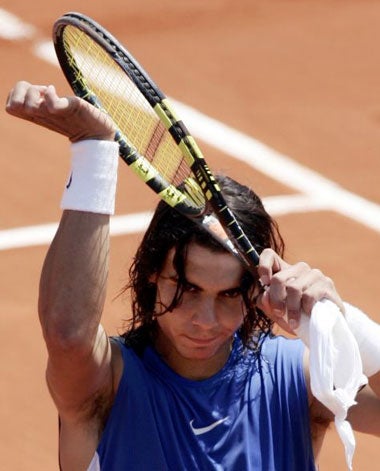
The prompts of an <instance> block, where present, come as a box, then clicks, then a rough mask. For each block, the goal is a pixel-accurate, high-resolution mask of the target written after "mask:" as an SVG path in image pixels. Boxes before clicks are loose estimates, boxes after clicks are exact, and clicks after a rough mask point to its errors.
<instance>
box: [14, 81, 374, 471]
mask: <svg viewBox="0 0 380 471" xmlns="http://www.w3.org/2000/svg"><path fill="white" fill-rule="evenodd" d="M7 111H8V112H9V113H10V114H12V115H15V116H18V117H20V118H23V119H26V120H29V121H32V122H35V123H37V124H39V125H42V126H44V127H46V128H49V129H51V130H54V131H56V132H58V133H60V134H63V135H65V136H67V137H68V138H69V139H70V141H71V143H72V144H71V153H72V173H71V176H70V178H69V180H68V182H67V184H66V187H65V189H64V194H63V198H62V203H61V206H62V209H63V214H62V218H61V221H60V225H59V228H58V231H57V234H56V236H55V238H54V240H53V242H52V244H51V246H50V248H49V251H48V253H47V256H46V259H45V263H44V266H43V269H42V274H41V283H40V295H39V315H40V321H41V325H42V331H43V334H44V338H45V341H46V345H47V350H48V364H47V383H48V387H49V391H50V393H51V395H52V398H53V400H54V402H55V404H56V407H57V409H58V413H59V418H60V434H59V457H60V467H61V469H62V470H64V471H79V470H91V471H94V470H102V471H112V470H115V471H122V470H128V471H132V470H144V471H146V470H172V471H178V470H181V471H182V470H224V471H245V470H247V471H315V470H316V469H317V463H318V456H319V452H320V450H321V447H322V443H323V440H324V437H325V433H326V430H327V428H328V425H329V423H330V422H331V419H332V415H331V413H330V412H329V411H328V410H327V409H326V408H325V407H324V406H322V405H321V404H320V403H319V402H318V401H317V400H316V399H315V398H314V397H313V396H312V393H311V390H310V380H309V365H308V351H307V349H306V348H305V347H304V345H303V343H302V342H301V341H300V340H299V339H296V338H292V339H289V338H285V337H283V336H276V335H273V333H272V328H273V325H274V323H277V324H279V325H280V326H281V327H282V328H284V329H286V330H287V331H289V332H291V333H292V332H293V331H294V329H295V328H296V327H297V325H298V322H299V318H300V313H301V311H304V312H305V313H306V314H307V315H310V312H311V310H312V308H313V305H314V304H315V303H316V302H317V301H319V300H321V299H323V298H327V299H330V300H331V301H333V302H334V303H335V304H337V305H338V306H339V308H340V309H341V311H342V316H345V317H346V320H347V323H348V324H349V327H350V329H351V331H352V333H353V334H354V336H355V338H357V341H358V344H359V347H360V353H361V356H362V360H363V365H364V370H365V373H366V375H367V376H368V377H369V385H368V386H366V387H364V388H363V389H362V390H361V391H360V392H358V395H357V401H358V404H357V405H355V406H354V407H352V408H351V409H350V414H349V421H350V423H351V424H352V426H353V427H354V429H355V430H359V431H361V432H364V433H369V434H373V435H376V436H379V435H380V401H379V394H380V374H379V370H380V352H379V345H380V333H379V330H380V329H379V326H378V325H377V324H376V323H374V322H373V321H372V320H370V319H369V318H368V317H367V316H366V315H365V314H364V313H362V312H361V311H360V310H358V309H356V308H353V307H352V306H351V305H349V304H347V303H343V302H342V300H341V299H340V297H339V294H338V293H337V291H336V289H335V287H334V284H333V282H332V281H331V280H330V279H329V278H328V277H326V276H325V275H324V274H323V273H322V272H321V271H319V270H316V269H312V268H310V267H309V266H308V265H307V264H306V263H302V262H301V263H296V264H294V265H289V264H288V263H287V262H285V261H284V259H283V251H284V245H283V241H282V238H281V236H280V233H279V231H278V228H277V225H276V224H275V222H274V221H273V220H272V218H271V217H270V216H269V215H268V214H267V213H266V211H265V209H264V208H263V205H262V203H261V201H260V199H259V198H258V196H257V195H255V194H254V193H253V191H252V190H250V189H248V188H246V187H245V186H243V185H240V184H239V183H237V182H235V181H234V180H232V179H230V178H228V177H220V178H219V180H220V185H221V187H222V189H223V191H224V195H225V197H226V200H227V203H228V204H229V205H230V206H231V208H232V210H233V211H234V213H235V215H236V217H237V219H238V220H239V222H240V223H241V225H242V226H243V229H244V230H245V232H246V233H247V235H248V236H249V237H250V239H251V240H252V241H253V242H254V245H255V247H256V248H257V250H258V251H259V253H260V254H261V255H260V264H259V267H258V269H257V274H251V273H248V272H247V271H246V270H245V269H244V267H243V266H242V265H241V264H240V262H239V260H238V259H237V258H235V257H234V256H233V255H231V254H230V253H227V252H226V251H225V250H224V249H223V248H222V247H221V246H219V245H218V243H217V242H215V241H214V240H212V239H211V238H210V236H209V235H208V234H207V233H205V232H203V230H202V229H200V228H199V227H197V226H195V225H194V224H193V223H192V222H190V221H189V220H187V219H185V218H183V217H182V216H181V215H179V214H178V213H177V212H176V211H175V210H173V209H171V208H170V207H169V206H167V205H166V204H165V203H164V202H161V203H160V204H159V205H158V207H157V209H156V211H155V213H154V216H153V219H152V222H151V224H150V226H149V228H148V230H147V232H146V234H145V236H144V238H143V240H142V242H141V244H140V247H139V248H138V251H137V253H136V256H135V258H134V262H133V264H132V267H131V269H130V282H129V283H128V285H127V286H126V287H125V289H126V290H130V293H131V296H132V316H131V318H132V320H131V323H130V324H129V325H127V326H126V328H125V331H124V333H123V334H122V335H120V336H117V337H112V338H111V337H109V336H108V335H107V333H106V332H105V330H104V328H103V327H102V325H101V323H100V322H101V317H102V315H103V308H104V301H105V297H106V287H107V274H108V263H109V250H110V242H109V220H110V214H112V213H113V211H114V202H115V191H116V179H117V163H118V148H117V147H118V146H117V144H116V143H115V142H114V141H113V137H114V128H113V125H112V123H111V122H110V121H109V120H108V119H107V118H106V117H105V116H104V115H103V114H102V113H101V112H99V111H98V110H96V109H95V108H93V107H92V106H91V105H89V104H87V103H85V102H84V101H82V100H80V99H79V98H76V97H69V98H66V97H60V96H58V95H57V93H56V91H55V88H54V87H53V86H37V85H31V84H29V83H27V82H19V83H17V84H16V85H15V87H14V88H13V90H12V91H11V92H10V94H9V98H8V102H7ZM262 285H264V286H266V287H267V288H266V289H265V290H263V289H261V286H262Z"/></svg>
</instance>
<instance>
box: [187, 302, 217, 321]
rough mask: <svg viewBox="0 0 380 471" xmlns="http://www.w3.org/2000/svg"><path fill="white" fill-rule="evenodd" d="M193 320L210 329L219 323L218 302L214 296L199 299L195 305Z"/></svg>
mask: <svg viewBox="0 0 380 471" xmlns="http://www.w3.org/2000/svg"><path fill="white" fill-rule="evenodd" d="M193 308H194V312H193V316H192V322H193V324H194V325H197V326H199V327H202V328H204V329H210V328H212V327H214V326H215V325H216V324H217V316H216V303H215V300H214V299H213V298H204V299H200V300H198V302H197V303H195V305H194V306H193Z"/></svg>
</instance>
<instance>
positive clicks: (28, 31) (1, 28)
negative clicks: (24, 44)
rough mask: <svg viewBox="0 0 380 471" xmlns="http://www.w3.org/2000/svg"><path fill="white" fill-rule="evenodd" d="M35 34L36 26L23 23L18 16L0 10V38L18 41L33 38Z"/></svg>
mask: <svg viewBox="0 0 380 471" xmlns="http://www.w3.org/2000/svg"><path fill="white" fill-rule="evenodd" d="M35 33H36V29H35V27H34V26H32V25H29V24H27V23H25V22H23V21H21V20H20V19H19V18H17V16H15V15H13V14H12V13H9V12H8V11H6V10H4V9H3V8H0V38H3V39H6V40H10V41H15V40H16V41H17V40H21V39H29V38H32V37H33V36H34V35H35Z"/></svg>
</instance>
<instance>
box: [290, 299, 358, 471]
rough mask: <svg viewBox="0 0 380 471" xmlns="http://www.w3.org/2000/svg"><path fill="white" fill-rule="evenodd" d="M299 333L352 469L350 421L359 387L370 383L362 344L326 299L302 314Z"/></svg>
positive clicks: (315, 382)
mask: <svg viewBox="0 0 380 471" xmlns="http://www.w3.org/2000/svg"><path fill="white" fill-rule="evenodd" d="M296 333H297V335H298V336H299V337H300V338H301V340H302V341H303V342H304V343H305V345H306V346H307V347H308V348H309V350H310V364H309V368H310V382H311V391H312V393H313V395H314V397H316V398H317V399H318V400H319V401H320V402H321V403H322V404H323V405H325V406H326V407H327V408H328V409H329V410H330V411H331V412H332V413H333V414H334V416H335V426H336V429H337V432H338V434H339V437H340V439H341V440H342V442H343V445H344V449H345V456H346V462H347V466H348V468H349V469H350V470H352V458H353V455H354V451H355V437H354V433H353V431H352V428H351V425H350V423H349V422H348V421H347V420H346V417H347V412H348V409H349V407H351V406H352V405H354V404H356V401H355V397H356V394H357V392H358V390H359V389H360V388H361V387H362V386H363V385H364V384H367V378H366V376H364V375H363V368H362V361H361V358H360V353H359V347H358V344H357V342H356V340H355V338H354V336H353V335H352V333H351V331H350V330H349V328H348V326H347V323H346V321H345V319H344V316H343V315H342V313H341V312H340V310H339V309H338V307H337V306H336V305H335V304H334V303H332V302H331V301H328V300H327V299H324V300H322V301H320V302H318V303H316V304H315V306H314V307H313V310H312V313H311V316H310V317H308V316H306V315H302V316H301V322H300V325H299V327H298V329H297V330H296Z"/></svg>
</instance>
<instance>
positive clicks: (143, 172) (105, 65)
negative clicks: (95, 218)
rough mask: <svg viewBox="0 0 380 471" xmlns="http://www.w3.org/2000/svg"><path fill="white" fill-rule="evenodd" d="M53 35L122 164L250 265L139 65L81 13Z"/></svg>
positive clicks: (191, 145)
mask: <svg viewBox="0 0 380 471" xmlns="http://www.w3.org/2000/svg"><path fill="white" fill-rule="evenodd" d="M53 40H54V46H55V51H56V54H57V57H58V60H59V63H60V66H61V68H62V70H63V72H64V74H65V76H66V79H67V80H68V82H69V84H70V86H71V88H72V89H73V91H74V93H75V95H77V96H79V97H81V98H83V99H85V100H87V101H88V102H89V103H91V104H92V105H94V106H96V107H97V108H99V109H101V110H102V111H104V112H106V113H107V114H108V115H109V116H110V117H111V118H112V119H113V121H114V123H115V125H116V127H117V132H116V135H115V140H116V141H117V142H118V143H119V148H120V150H119V153H120V157H121V158H122V159H123V160H124V162H125V163H127V164H128V165H129V167H130V168H131V169H132V170H133V171H134V172H135V174H136V175H137V176H138V177H140V178H141V179H142V180H143V181H144V182H145V183H146V184H147V185H148V186H149V187H150V188H151V189H152V190H153V191H155V192H156V193H157V194H158V195H159V196H160V197H161V198H162V199H163V200H164V201H165V202H166V203H167V204H169V205H170V206H172V207H173V208H175V209H176V210H178V211H179V212H180V213H182V214H183V215H185V216H187V217H188V218H190V219H192V220H194V221H195V222H197V223H198V224H200V225H202V226H203V227H204V228H205V229H206V230H207V231H208V232H209V233H210V234H211V235H212V236H213V237H215V238H216V239H217V240H218V241H219V242H220V243H222V244H223V245H224V246H225V247H226V248H227V249H228V250H230V251H231V252H232V253H234V254H235V255H237V256H238V257H239V258H240V259H241V260H242V261H243V262H244V263H245V265H246V266H247V267H248V268H250V269H254V267H255V266H257V264H258V261H259V255H258V253H257V252H256V250H255V249H254V247H253V246H252V244H251V243H250V241H249V240H248V238H247V236H246V235H245V234H244V232H243V230H242V229H241V227H240V225H239V224H238V222H237V221H236V219H235V216H234V215H233V213H232V211H231V210H230V208H229V207H228V206H227V204H226V202H225V200H224V197H223V195H222V192H221V190H220V188H219V186H218V184H217V182H216V180H215V177H214V176H213V174H212V173H211V171H210V169H209V167H208V166H207V163H206V161H205V159H204V157H203V155H202V152H201V150H200V149H199V147H198V145H197V144H196V142H195V140H194V139H193V137H192V136H191V135H190V133H189V132H188V130H187V129H186V127H185V125H184V124H183V122H182V121H181V120H180V119H179V117H178V116H177V114H176V112H175V111H174V110H173V107H172V106H171V104H170V103H169V101H168V99H167V98H166V96H165V95H164V94H163V93H162V92H161V91H160V90H159V88H158V87H157V85H156V84H155V83H154V82H153V81H152V79H151V78H150V77H149V76H148V74H147V73H146V72H145V71H144V70H143V68H142V67H141V66H140V65H139V63H138V62H137V61H136V60H135V59H134V58H133V57H132V56H131V54H130V53H129V52H128V51H127V50H126V49H125V48H124V47H123V46H122V45H121V44H120V43H119V42H118V41H117V39H115V38H114V37H113V36H112V35H111V34H110V33H109V32H108V31H107V30H105V29H104V28H103V27H102V26H101V25H99V24H98V23H96V22H95V21H93V20H92V19H91V18H88V17H86V16H85V15H82V14H80V13H73V12H72V13H67V14H65V15H63V16H62V17H61V18H59V19H58V20H57V21H56V22H55V24H54V28H53Z"/></svg>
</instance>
